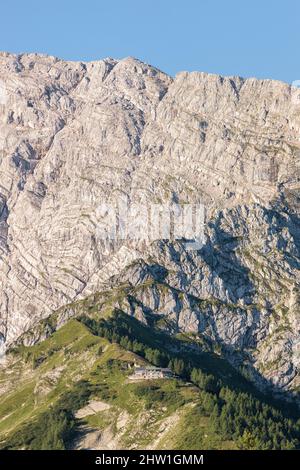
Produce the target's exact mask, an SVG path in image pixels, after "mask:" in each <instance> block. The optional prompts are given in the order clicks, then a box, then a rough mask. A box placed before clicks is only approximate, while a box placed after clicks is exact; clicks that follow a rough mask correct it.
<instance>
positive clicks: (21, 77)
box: [0, 53, 300, 388]
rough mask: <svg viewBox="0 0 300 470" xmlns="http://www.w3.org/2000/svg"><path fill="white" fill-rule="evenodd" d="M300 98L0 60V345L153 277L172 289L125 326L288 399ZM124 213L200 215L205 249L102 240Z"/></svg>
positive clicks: (123, 63)
mask: <svg viewBox="0 0 300 470" xmlns="http://www.w3.org/2000/svg"><path fill="white" fill-rule="evenodd" d="M299 94H300V91H299V90H298V89H296V88H293V87H290V86H289V85H287V84H284V83H280V82H276V81H271V80H256V79H247V80H244V79H241V78H239V77H228V78H225V77H220V76H217V75H210V74H203V73H198V72H194V73H186V72H182V73H180V74H178V75H177V76H176V77H175V78H174V79H172V78H171V77H169V76H167V75H166V74H164V73H162V72H161V71H159V70H157V69H155V68H154V67H151V66H149V65H146V64H144V63H142V62H140V61H138V60H136V59H133V58H126V59H123V60H119V61H116V60H114V59H105V60H102V61H98V62H91V63H75V62H64V61H61V60H58V59H56V58H53V57H47V56H41V55H34V54H29V55H26V54H25V55H18V56H17V55H11V54H5V53H2V54H1V55H0V273H1V275H0V342H1V338H2V339H5V341H6V343H7V344H10V343H11V342H12V341H13V340H15V339H16V338H17V337H19V336H20V335H21V334H22V333H23V332H24V331H26V330H28V329H29V328H31V327H32V326H34V325H35V324H36V323H37V321H39V320H40V319H42V318H46V317H47V316H48V315H49V314H50V313H51V312H53V311H54V310H56V309H58V308H60V307H61V306H63V305H65V304H68V303H70V302H73V301H76V300H78V299H84V298H85V297H87V296H89V295H91V294H93V293H95V292H98V291H99V290H102V289H103V286H106V287H107V285H111V283H112V282H114V283H119V284H121V283H124V282H126V280H127V281H128V282H130V283H131V285H137V286H138V285H144V283H145V276H150V278H151V279H156V282H157V283H158V285H164V286H167V287H165V288H164V289H162V290H159V288H158V286H157V285H155V286H154V285H152V284H151V286H150V287H148V289H142V290H141V292H140V293H139V295H140V297H139V296H138V295H137V297H135V298H136V301H135V303H134V302H131V303H130V302H129V303H128V313H131V314H132V313H133V314H135V315H137V316H138V317H139V319H141V320H143V318H144V315H145V314H146V313H147V311H148V312H149V311H151V312H153V313H155V314H160V315H162V316H163V317H165V318H166V319H168V324H169V325H172V328H174V331H183V332H186V333H193V334H196V335H200V336H201V337H203V338H204V339H205V341H210V342H212V343H214V344H216V345H219V346H220V347H222V348H224V349H225V350H226V352H227V354H228V355H230V356H231V357H232V361H233V362H234V361H235V358H236V357H239V358H240V359H239V364H240V363H241V361H242V360H245V361H247V363H249V364H251V367H252V368H253V370H254V372H255V371H256V373H257V374H260V375H261V376H262V377H263V378H266V379H268V380H270V381H271V382H272V383H273V384H275V385H276V386H278V387H279V388H295V387H296V386H297V385H298V377H297V371H298V367H299V348H298V343H299V313H298V312H299V266H300V264H299V263H300V252H299V250H300V244H299V237H300V235H299V233H300V232H299V224H300V219H299V185H300V182H299V178H300V108H299V103H300V101H299ZM120 200H121V201H124V202H126V203H130V204H143V205H144V206H148V205H149V204H152V203H157V204H173V205H174V204H184V203H194V204H199V203H201V204H204V205H205V207H206V209H207V220H206V228H205V243H204V245H203V246H199V248H198V249H195V250H188V249H187V246H186V244H185V243H184V242H183V241H182V240H178V241H174V240H169V241H166V240H164V237H162V240H157V241H153V240H152V239H150V238H151V237H149V233H147V230H146V227H144V237H143V239H137V238H136V237H124V238H121V239H118V240H111V239H110V238H106V239H105V237H103V233H108V232H110V231H111V230H112V229H113V223H112V220H111V219H109V217H107V211H106V209H105V207H106V205H109V204H111V205H114V204H115V203H116V201H117V202H119V201H120ZM133 221H134V217H133ZM138 228H139V227H135V226H134V229H136V230H138ZM137 260H140V261H137ZM120 273H121V274H120ZM124 308H125V306H124ZM241 358H242V359H241Z"/></svg>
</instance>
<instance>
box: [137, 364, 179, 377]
mask: <svg viewBox="0 0 300 470" xmlns="http://www.w3.org/2000/svg"><path fill="white" fill-rule="evenodd" d="M172 377H174V374H173V372H172V371H171V369H168V368H163V367H141V366H135V369H134V372H133V374H132V375H131V376H130V377H129V378H130V379H131V380H150V379H168V378H169V379H170V378H172Z"/></svg>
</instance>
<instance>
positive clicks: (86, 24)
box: [0, 0, 300, 82]
mask: <svg viewBox="0 0 300 470" xmlns="http://www.w3.org/2000/svg"><path fill="white" fill-rule="evenodd" d="M0 15H1V28H0V50H3V51H9V52H18V53H19V52H43V53H47V54H51V55H56V56H58V57H61V58H64V59H69V60H95V59H101V58H104V57H108V56H110V57H115V58H122V57H126V56H129V55H131V56H135V57H138V58H140V59H142V60H144V61H145V62H148V63H151V64H152V65H155V66H157V67H159V68H161V69H162V70H164V71H165V72H168V73H170V74H171V75H175V74H176V73H177V72H179V71H180V70H188V71H192V70H200V71H205V72H212V73H220V74H223V75H241V76H245V77H249V76H256V77H259V78H274V79H279V80H284V81H287V82H292V81H293V80H297V79H300V66H299V65H300V54H299V46H300V1H299V0H298V1H297V0H280V1H279V0H260V1H258V0H252V1H250V0H249V1H242V0H240V1H237V0H227V1H225V0H223V1H222V0H206V1H205V0H98V1H96V0H80V1H78V0H73V1H71V0H51V1H46V0H45V1H42V0H5V2H2V4H1V9H0Z"/></svg>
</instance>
